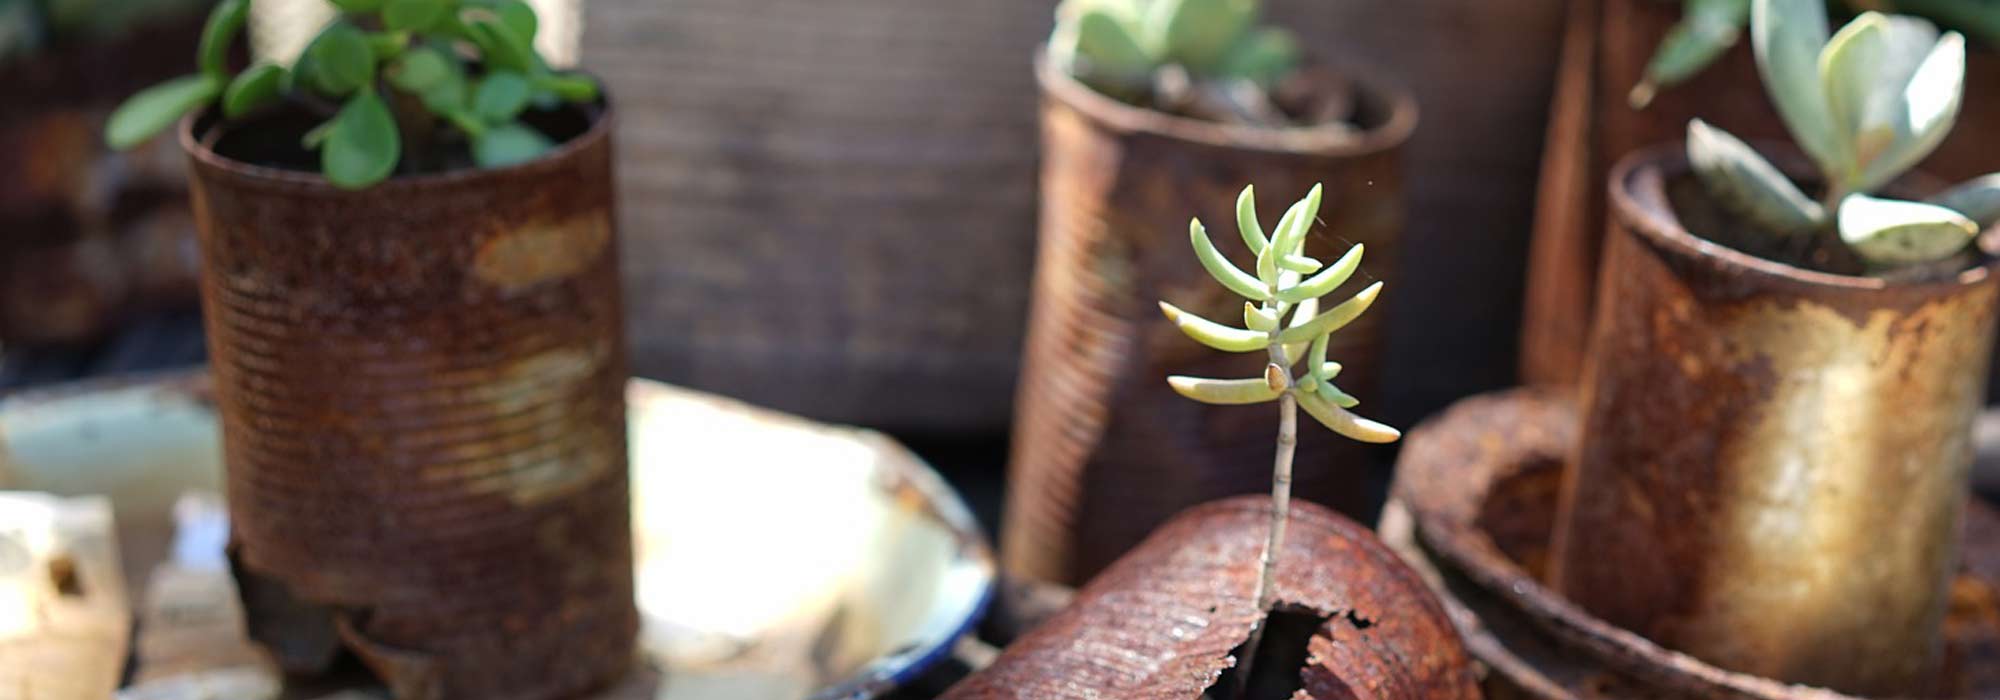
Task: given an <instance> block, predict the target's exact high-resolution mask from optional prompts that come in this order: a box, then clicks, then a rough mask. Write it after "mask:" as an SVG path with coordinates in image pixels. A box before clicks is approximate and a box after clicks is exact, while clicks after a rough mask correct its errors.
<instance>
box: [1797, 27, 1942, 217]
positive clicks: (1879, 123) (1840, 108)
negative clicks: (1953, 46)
mask: <svg viewBox="0 0 2000 700" xmlns="http://www.w3.org/2000/svg"><path fill="white" fill-rule="evenodd" d="M1935 43H1937V28H1936V27H1932V26H1931V25H1930V23H1929V22H1925V21H1923V20H1918V19H1913V18H1908V17H1896V18H1891V17H1889V16H1887V15H1883V14H1881V13H1877V12H1865V13H1862V14H1861V16H1859V17H1856V18H1855V19H1854V21H1852V22H1849V23H1848V24H1847V26H1845V27H1842V28H1841V29H1840V31H1839V32H1837V33H1835V34H1834V35H1833V39H1832V40H1831V41H1829V42H1827V45H1826V48H1825V49H1824V50H1823V51H1822V52H1821V53H1820V59H1819V70H1820V82H1821V88H1822V89H1823V90H1824V91H1825V93H1826V99H1827V114H1828V115H1829V116H1830V117H1831V119H1832V122H1833V128H1834V133H1835V135H1836V136H1838V137H1839V138H1841V139H1844V140H1845V141H1846V142H1847V143H1848V144H1849V147H1848V151H1847V154H1848V156H1849V160H1848V170H1844V171H1837V172H1829V173H1828V175H1829V176H1831V177H1832V178H1833V179H1835V180H1836V181H1837V183H1838V184H1839V186H1840V187H1841V188H1842V190H1843V191H1856V190H1865V189H1868V185H1867V184H1865V183H1863V182H1861V173H1862V171H1863V169H1865V168H1867V167H1868V166H1869V165H1870V164H1872V163H1874V162H1875V161H1876V159H1877V158H1879V157H1881V156H1882V155H1883V154H1884V152H1885V151H1888V150H1889V149H1890V148H1891V146H1892V145H1893V144H1894V142H1895V141H1896V137H1897V134H1896V128H1895V122H1896V121H1897V120H1898V115H1899V114H1900V113H1905V112H1907V111H1908V107H1907V105H1906V104H1905V103H1904V102H1903V95H1902V90H1901V89H1900V88H1901V87H1902V86H1904V85H1907V84H1908V83H1909V82H1910V78H1911V76H1912V75H1913V74H1915V73H1916V71H1917V67H1918V65H1919V64H1921V63H1923V62H1924V59H1925V56H1926V55H1928V54H1929V53H1931V47H1932V45H1933V44H1935Z"/></svg>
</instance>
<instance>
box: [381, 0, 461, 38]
mask: <svg viewBox="0 0 2000 700" xmlns="http://www.w3.org/2000/svg"><path fill="white" fill-rule="evenodd" d="M450 12H451V3H450V1H449V0H388V1H387V2H386V3H384V4H383V6H382V26H383V27H384V28H387V29H389V30H390V31H405V32H426V31H430V30H431V28H432V27H435V26H437V24H438V22H439V21H440V20H443V19H444V16H445V15H446V14H448V13H450Z"/></svg>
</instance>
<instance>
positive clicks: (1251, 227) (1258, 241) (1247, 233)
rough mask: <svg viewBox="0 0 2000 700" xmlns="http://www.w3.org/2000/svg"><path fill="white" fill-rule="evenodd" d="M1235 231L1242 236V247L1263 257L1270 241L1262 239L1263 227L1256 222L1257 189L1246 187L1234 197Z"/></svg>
mask: <svg viewBox="0 0 2000 700" xmlns="http://www.w3.org/2000/svg"><path fill="white" fill-rule="evenodd" d="M1236 231H1237V233H1240V234H1242V235H1243V245H1244V246H1247V247H1248V248H1249V249H1250V254H1252V255H1263V254H1264V248H1265V247H1267V246H1269V245H1271V240H1270V239H1269V238H1265V237H1264V225H1263V224H1262V223H1260V222H1258V221H1257V188H1256V187H1255V186H1247V187H1244V188H1243V192H1242V193H1241V194H1238V195H1236Z"/></svg>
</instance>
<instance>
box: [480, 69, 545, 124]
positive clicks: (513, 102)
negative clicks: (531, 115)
mask: <svg viewBox="0 0 2000 700" xmlns="http://www.w3.org/2000/svg"><path fill="white" fill-rule="evenodd" d="M530 90H531V88H530V87H529V85H528V79H527V78H525V77H522V75H521V74H520V73H515V72H513V71H504V70H503V71H494V72H493V73H492V74H490V75H487V76H486V77H485V78H483V79H481V80H480V81H479V87H478V88H477V89H475V90H473V92H472V113H473V114H475V115H478V117H479V118H481V119H484V120H486V122H487V123H489V124H500V123H503V122H510V121H513V120H514V117H516V116H519V115H520V114H521V110H523V109H527V108H528V93H529V91H530Z"/></svg>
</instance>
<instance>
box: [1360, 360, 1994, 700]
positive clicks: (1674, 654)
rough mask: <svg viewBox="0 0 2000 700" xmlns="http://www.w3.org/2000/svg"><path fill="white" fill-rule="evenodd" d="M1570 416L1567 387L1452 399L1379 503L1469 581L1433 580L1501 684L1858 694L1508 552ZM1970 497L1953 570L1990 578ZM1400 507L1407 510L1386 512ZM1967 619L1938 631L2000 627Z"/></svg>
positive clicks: (1751, 695)
mask: <svg viewBox="0 0 2000 700" xmlns="http://www.w3.org/2000/svg"><path fill="white" fill-rule="evenodd" d="M1579 424H1580V416H1579V415H1578V410H1577V406H1576V405H1575V401H1574V399H1572V398H1571V397H1569V396H1568V395H1567V394H1565V393H1558V392H1554V391H1549V390H1541V389H1513V390H1507V391H1501V392H1495V393H1491V394H1485V395H1480V396H1474V397H1472V398H1469V399H1466V400H1464V401H1460V402H1459V403H1457V404H1454V405H1453V406H1452V407H1450V408H1448V409H1446V410H1445V411H1444V412H1443V413H1442V414H1440V415H1438V416H1437V417H1434V418H1432V419H1430V420H1427V421H1425V422H1424V423H1423V424H1421V425H1419V426H1417V427H1416V429H1414V430H1412V431H1411V432H1410V434H1409V436H1408V437H1407V438H1406V439H1405V447H1404V450H1403V453H1402V458H1401V459H1400V460H1398V461H1397V463H1396V484H1395V487H1394V488H1393V490H1392V492H1391V501H1392V504H1391V506H1390V508H1389V510H1388V512H1393V513H1396V514H1398V515H1397V516H1395V517H1391V516H1388V515H1385V517H1384V520H1383V526H1382V530H1383V532H1384V538H1385V539H1387V540H1389V543H1390V545H1391V546H1392V547H1393V548H1395V549H1397V550H1398V551H1399V552H1401V553H1403V555H1404V557H1405V559H1410V560H1412V564H1413V565H1415V566H1417V567H1418V568H1419V569H1420V570H1422V569H1432V568H1435V569H1438V570H1441V572H1438V573H1442V574H1444V575H1445V577H1446V578H1457V579H1462V580H1463V581H1465V582H1469V583H1470V584H1471V588H1470V589H1468V588H1464V587H1461V586H1459V585H1458V584H1457V583H1451V582H1446V581H1440V580H1438V578H1436V577H1432V581H1431V583H1432V587H1433V589H1435V590H1436V592H1437V593H1438V594H1439V595H1440V596H1441V597H1443V598H1444V599H1445V602H1446V603H1447V606H1448V607H1450V608H1452V614H1453V618H1454V620H1456V621H1457V622H1458V624H1459V626H1460V629H1461V631H1462V632H1463V633H1464V634H1465V635H1466V636H1467V638H1468V645H1467V646H1468V648H1469V649H1470V650H1471V651H1472V652H1473V653H1474V655H1475V656H1478V657H1480V658H1481V660H1482V661H1485V662H1486V663H1488V664H1489V665H1491V666H1493V667H1494V668H1495V669H1497V670H1498V671H1500V672H1501V673H1502V674H1504V675H1506V676H1508V677H1509V680H1510V682H1514V683H1516V684H1519V685H1522V686H1523V687H1528V688H1531V689H1534V690H1535V691H1536V692H1535V693H1534V695H1535V696H1537V697H1548V698H1561V699H1562V700H1577V699H1580V698H1585V697H1622V696H1623V695H1621V694H1618V693H1616V692H1614V691H1604V692H1605V693H1609V694H1602V693H1599V690H1602V689H1601V688H1598V690H1591V691H1589V692H1580V691H1578V690H1577V689H1576V688H1574V687H1571V688H1567V689H1558V688H1555V687H1553V686H1554V685H1561V684H1564V683H1567V682H1575V683H1578V684H1580V685H1583V686H1586V687H1596V686H1595V685H1593V684H1596V683H1600V681H1598V680H1592V679H1601V678H1602V676H1603V674H1604V672H1606V671H1613V672H1615V673H1616V674H1617V675H1618V676H1621V677H1623V678H1626V679H1629V680H1630V681H1636V682H1638V683H1641V684H1643V690H1644V691H1646V692H1650V693H1659V692H1662V691H1666V692H1670V693H1673V695H1670V696H1669V697H1674V698H1682V697H1690V698H1691V697H1701V698H1728V699H1732V700H1858V698H1856V697H1855V696H1851V695H1847V694H1842V693H1838V692H1834V691H1831V690H1826V689H1822V688H1815V687H1810V686H1803V685H1793V684H1787V683H1782V682H1779V681H1776V680H1773V679H1769V678H1764V677H1761V676H1756V675H1752V674H1747V673H1740V672H1736V671H1730V670H1727V669H1724V668H1721V667H1718V666H1714V665H1712V664H1709V663H1707V662H1705V661H1702V660H1700V659H1697V658H1695V657H1693V656H1689V655H1687V654H1684V653H1681V652H1678V651H1675V650H1672V649H1669V648H1667V647H1664V646H1662V645H1660V644H1658V643H1656V642H1653V641H1652V640H1650V639H1647V638H1645V637H1644V636H1642V635H1640V634H1638V633H1635V632H1633V631H1631V630H1627V629H1623V628H1620V627H1618V626H1616V625H1613V624H1611V623H1610V622H1607V621H1605V620H1604V619H1602V618H1599V617H1597V616H1595V615H1592V614H1591V613H1590V612H1589V611H1586V610H1584V609H1583V608H1582V607H1580V606H1578V605H1576V604H1575V603H1572V602H1570V601H1569V600H1568V599H1566V598H1564V597H1563V596H1561V595H1560V594H1558V593H1557V592H1556V591H1554V590H1553V589H1551V588H1550V587H1548V586H1547V585H1544V584H1543V583H1542V581H1541V580H1540V579H1539V578H1537V577H1536V575H1535V573H1534V572H1532V571H1530V570H1529V567H1528V565H1525V564H1523V562H1522V561H1521V557H1520V556H1519V555H1518V554H1517V553H1516V551H1510V550H1515V549H1516V548H1517V547H1521V546H1528V547H1533V546H1536V544H1537V543H1526V542H1518V541H1511V540H1519V539H1520V538H1521V536H1522V535H1525V534H1529V533H1531V532H1533V531H1537V530H1540V531H1546V530H1547V529H1548V527H1549V526H1550V525H1549V524H1548V523H1542V524H1540V525H1524V524H1523V523H1524V522H1525V521H1526V520H1529V519H1532V517H1533V516H1534V515H1536V514H1542V515H1547V514H1548V513H1549V512H1550V511H1551V510H1552V509H1553V507H1554V504H1553V503H1552V502H1548V501H1538V500H1533V498H1532V494H1535V493H1539V492H1538V491H1536V490H1535V489H1534V488H1532V487H1528V488H1524V487H1523V483H1525V482H1527V481H1529V480H1535V479H1541V480H1545V481H1546V480H1552V479H1551V477H1557V478H1559V476H1560V474H1559V472H1560V471H1561V464H1562V460H1563V456H1564V455H1566V454H1567V453H1568V451H1569V448H1570V445H1571V444H1572V443H1573V442H1574V440H1573V437H1574V436H1575V434H1576V431H1577V430H1578V428H1579ZM1510 482H1511V483H1510ZM1522 494H1530V495H1531V496H1530V497H1529V498H1522V497H1521V496H1522ZM1545 495H1549V494H1545ZM1970 506H1971V507H1968V508H1967V509H1966V510H1967V523H1966V527H1967V535H1966V537H1965V541H1966V545H1967V548H1968V553H1967V554H1968V556H1967V557H1966V559H1965V564H1963V565H1962V567H1961V570H1960V571H1959V574H1958V576H1959V580H1960V581H1962V582H1967V581H1969V582H1974V583H1978V584H1982V585H1986V586H1993V587H2000V571H1996V570H1994V567H1993V566H1992V564H1991V562H1994V561H1996V560H2000V556H1996V554H2000V538H1995V537H1993V534H1995V533H2000V516H1996V513H1995V511H1994V509H1993V508H1992V507H1990V506H1986V505H1984V504H1982V503H1979V502H1977V501H1976V499H1975V501H1974V502H1973V503H1971V504H1970ZM1403 513H1407V515H1408V516H1409V521H1413V522H1409V521H1398V522H1393V523H1392V521H1395V520H1398V519H1399V518H1401V514H1403ZM1431 573H1433V572H1428V571H1427V572H1426V575H1427V576H1430V575H1431ZM1965 622H1966V623H1967V624H1964V625H1958V626H1957V627H1958V629H1957V631H1956V632H1952V631H1950V630H1952V629H1953V625H1947V630H1948V632H1947V639H1948V640H1949V639H1952V638H1953V637H1954V635H1988V636H1990V635H1996V634H2000V631H1996V630H1992V629H1977V628H1979V627H1980V626H1981V625H1984V624H1987V623H1984V622H1983V621H1981V620H1966V621H1965ZM1539 635H1547V637H1548V639H1549V640H1550V641H1552V642H1553V643H1554V644H1555V645H1556V646H1559V647H1560V649H1556V648H1547V645H1548V644H1549V642H1544V641H1542V638H1541V637H1539ZM1964 651H1965V653H1973V651H1974V650H1969V649H1968V650H1964ZM1977 661H1979V659H1959V660H1958V662H1957V664H1956V665H1957V666H1958V670H1959V672H1960V673H1963V672H1964V671H1965V669H1966V667H1967V666H1968V665H1970V664H1974V663H1977ZM1948 675H1949V674H1948ZM1952 680H1954V682H1956V680H1957V679H1952ZM1974 685H1975V687H1973V688H1970V690H1971V691H1973V696H1975V697H1987V696H1990V695H1991V693H1992V692H1993V691H1994V690H1995V689H1994V688H1988V687H1977V685H1978V684H1974Z"/></svg>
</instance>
